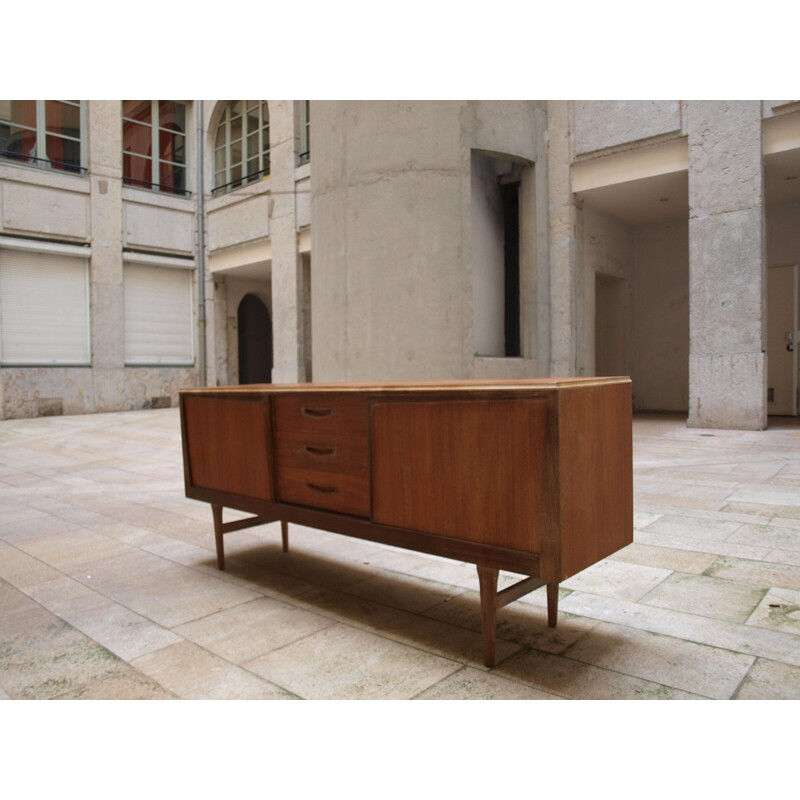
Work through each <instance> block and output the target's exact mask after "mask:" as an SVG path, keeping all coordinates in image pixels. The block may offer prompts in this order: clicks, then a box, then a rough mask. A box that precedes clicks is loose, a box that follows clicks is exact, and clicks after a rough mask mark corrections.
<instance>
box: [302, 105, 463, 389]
mask: <svg viewBox="0 0 800 800" xmlns="http://www.w3.org/2000/svg"><path fill="white" fill-rule="evenodd" d="M462 106H463V104H461V103H459V102H434V101H413V102H400V101H363V102H358V101H345V102H313V103H312V108H311V119H312V130H311V137H312V141H311V152H312V157H311V204H312V205H311V209H312V219H313V224H312V230H311V236H312V248H311V252H312V266H311V275H312V278H311V290H312V291H311V303H312V308H313V313H312V324H313V331H312V343H313V350H314V358H313V369H314V380H315V381H330V380H352V381H359V380H413V379H421V380H424V379H432V380H439V379H447V378H459V377H463V374H464V372H465V369H466V367H465V364H464V351H465V340H464V336H465V334H464V321H463V320H464V313H465V312H464V308H465V302H466V301H465V297H466V296H467V287H468V285H469V281H470V280H471V273H470V272H469V271H468V268H467V266H466V263H465V256H464V248H465V244H464V242H465V231H466V230H468V221H469V216H468V198H469V148H468V147H467V148H464V147H463V146H462V120H461V116H460V114H461V111H462ZM465 205H466V212H467V213H465Z"/></svg>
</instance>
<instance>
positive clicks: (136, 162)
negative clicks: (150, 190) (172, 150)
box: [122, 153, 153, 186]
mask: <svg viewBox="0 0 800 800" xmlns="http://www.w3.org/2000/svg"><path fill="white" fill-rule="evenodd" d="M152 169H153V168H152V162H151V161H150V159H149V158H142V157H141V156H132V155H129V154H128V153H123V154H122V175H123V179H124V181H125V183H130V184H133V185H134V186H150V185H151V184H152V180H153V179H152Z"/></svg>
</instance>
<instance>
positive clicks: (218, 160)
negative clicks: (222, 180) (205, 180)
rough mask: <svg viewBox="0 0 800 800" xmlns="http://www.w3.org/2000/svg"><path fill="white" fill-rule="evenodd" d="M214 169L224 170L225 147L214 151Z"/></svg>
mask: <svg viewBox="0 0 800 800" xmlns="http://www.w3.org/2000/svg"><path fill="white" fill-rule="evenodd" d="M214 169H215V170H216V171H217V172H220V171H222V172H224V171H225V148H224V147H221V148H220V149H219V150H215V151H214Z"/></svg>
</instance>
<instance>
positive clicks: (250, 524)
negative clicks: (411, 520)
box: [198, 498, 558, 667]
mask: <svg viewBox="0 0 800 800" xmlns="http://www.w3.org/2000/svg"><path fill="white" fill-rule="evenodd" d="M198 499H199V498H198ZM224 508H225V506H223V505H220V504H218V503H212V504H211V512H212V516H213V519H214V541H215V544H216V551H217V568H218V569H219V570H222V571H224V570H225V543H224V540H223V537H224V536H225V535H226V534H228V533H233V532H234V531H240V530H245V529H247V528H254V527H258V526H261V525H269V524H270V523H273V522H280V523H281V545H282V549H283V552H284V553H288V552H289V520H288V519H286V518H280V517H278V516H275V515H274V514H269V513H267V514H254V515H253V516H251V517H246V518H245V519H239V520H234V521H232V522H223V518H222V514H223V510H224ZM284 510H285V509H284ZM297 510H298V511H300V512H301V515H302V512H303V511H305V509H297ZM326 516H327V515H326ZM343 522H344V524H345V525H346V521H343ZM358 522H360V520H359V521H356V523H358ZM363 524H364V525H365V526H366V527H364V528H362V527H360V526H359V525H358V524H356V527H357V528H358V529H359V530H361V532H362V534H363V536H361V537H358V534H357V533H354V532H353V531H352V530H349V531H348V533H347V535H349V536H356V537H358V538H363V539H367V540H369V541H373V542H384V543H385V544H391V540H396V539H397V538H398V536H399V537H400V539H401V540H402V543H403V547H404V548H406V549H409V547H410V545H409V544H408V537H409V534H412V535H413V533H414V532H413V531H392V529H391V528H388V527H386V526H382V525H375V524H374V523H363ZM320 527H322V528H324V529H328V530H332V529H333V528H335V527H336V526H335V525H330V523H329V524H328V525H324V526H320ZM367 528H368V529H369V530H367ZM381 529H383V530H381ZM332 532H333V533H337V532H341V531H336V530H332ZM420 535H421V534H417V536H420ZM422 536H425V535H424V534H422ZM432 538H434V539H436V538H439V537H432ZM460 544H461V546H462V547H463V548H464V550H465V552H468V551H470V550H471V548H470V543H469V542H461V543H460ZM447 545H449V546H448V547H438V548H437V547H436V546H435V544H434V545H433V546H432V547H431V548H430V549H426V548H423V547H415V548H411V549H415V550H418V551H419V552H429V553H430V554H431V555H447V554H446V553H445V552H444V550H447V551H452V545H453V541H452V540H447ZM450 557H453V556H452V555H451V556H450ZM513 558H515V559H517V558H518V556H514V557H513ZM464 560H467V561H469V560H470V559H469V558H465V559H464ZM535 560H536V561H538V559H535ZM502 562H503V559H502V556H501V555H500V554H498V555H497V556H496V559H495V560H493V561H492V563H502ZM517 563H518V562H517ZM476 567H477V570H478V583H479V586H480V599H481V628H482V632H483V663H484V664H485V665H486V666H487V667H493V666H494V665H495V660H496V659H495V650H496V643H497V611H498V610H499V609H501V608H503V607H504V606H507V605H508V604H509V603H513V602H514V600H518V599H519V598H520V597H523V596H524V595H526V594H529V593H530V592H534V591H536V590H537V589H540V588H541V587H542V586H547V624H548V625H549V626H550V627H551V628H555V627H556V622H557V619H558V583H554V582H548V581H546V580H544V579H542V578H540V577H538V575H537V574H532V575H529V576H528V577H526V578H523V579H522V580H520V581H518V582H517V583H514V584H513V585H511V586H507V587H506V588H505V589H501V590H500V591H498V589H497V582H498V577H499V574H500V568H498V567H497V566H491V565H490V564H487V563H481V562H478V563H477V564H476ZM517 570H518V567H516V566H515V567H514V571H515V572H516V571H517ZM518 574H519V573H518Z"/></svg>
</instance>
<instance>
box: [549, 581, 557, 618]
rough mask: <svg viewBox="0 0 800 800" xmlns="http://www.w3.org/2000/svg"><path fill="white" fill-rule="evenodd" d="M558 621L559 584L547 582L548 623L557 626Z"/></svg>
mask: <svg viewBox="0 0 800 800" xmlns="http://www.w3.org/2000/svg"><path fill="white" fill-rule="evenodd" d="M556 622H558V584H557V583H548V584H547V624H548V625H549V626H550V627H551V628H555V626H556Z"/></svg>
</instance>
